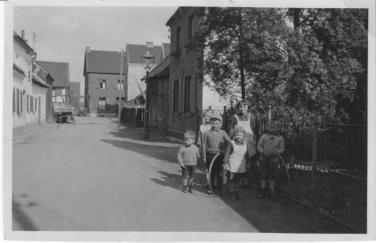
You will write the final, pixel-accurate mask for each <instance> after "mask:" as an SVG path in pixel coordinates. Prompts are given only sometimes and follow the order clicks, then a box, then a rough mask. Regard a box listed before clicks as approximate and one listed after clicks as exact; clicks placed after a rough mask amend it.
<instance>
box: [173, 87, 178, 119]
mask: <svg viewBox="0 0 376 243" xmlns="http://www.w3.org/2000/svg"><path fill="white" fill-rule="evenodd" d="M173 97H174V100H173V102H174V103H173V113H177V112H178V111H179V80H175V81H174V96H173Z"/></svg>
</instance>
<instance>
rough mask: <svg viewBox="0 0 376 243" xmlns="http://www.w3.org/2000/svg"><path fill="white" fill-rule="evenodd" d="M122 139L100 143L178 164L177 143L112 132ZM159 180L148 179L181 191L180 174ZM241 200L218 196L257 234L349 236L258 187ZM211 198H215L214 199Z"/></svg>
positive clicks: (201, 180)
mask: <svg viewBox="0 0 376 243" xmlns="http://www.w3.org/2000/svg"><path fill="white" fill-rule="evenodd" d="M111 134H112V135H113V136H115V137H118V138H121V140H110V139H102V141H103V142H105V143H109V144H112V145H113V146H116V147H119V148H122V149H126V150H130V151H133V152H137V153H139V154H142V155H146V156H149V157H152V158H155V159H159V160H163V161H166V162H169V163H177V161H176V154H177V146H178V145H177V144H172V143H168V142H167V139H164V138H161V137H159V136H157V135H156V134H154V135H153V134H151V137H150V139H148V140H144V139H143V130H141V129H134V128H123V129H121V130H119V131H114V132H111ZM166 144H170V145H166ZM158 172H159V173H160V174H161V177H159V178H152V179H151V180H152V181H153V182H154V183H156V184H159V185H161V186H163V187H170V188H173V189H175V190H179V191H180V190H181V184H182V182H181V175H180V174H179V173H168V172H166V171H161V170H159V171H158ZM205 180H206V179H205V175H204V173H203V171H202V169H201V168H200V169H198V173H197V174H196V177H195V182H196V183H195V186H194V188H193V190H194V191H197V193H200V194H201V193H202V194H205V195H207V194H206V188H204V187H203V186H202V185H203V184H205ZM241 194H242V196H243V197H244V199H243V200H238V201H231V200H229V198H228V196H227V195H224V196H221V197H220V199H221V200H223V201H224V202H225V203H226V204H227V205H228V206H229V207H230V208H232V209H233V210H234V211H236V212H237V213H238V214H240V215H241V216H242V217H243V218H244V219H246V220H247V221H248V222H249V223H250V224H252V225H253V226H254V227H255V228H257V230H258V231H259V232H268V233H349V231H348V230H347V229H346V228H344V227H342V226H340V225H338V224H337V223H334V222H333V221H331V220H329V219H326V218H323V217H321V216H319V215H315V214H314V213H313V212H312V211H310V210H308V209H306V208H302V207H301V206H298V205H295V204H294V203H292V202H291V201H288V200H285V199H283V198H278V199H277V200H276V201H272V200H268V199H258V198H257V185H252V189H242V191H241ZM213 197H214V196H213Z"/></svg>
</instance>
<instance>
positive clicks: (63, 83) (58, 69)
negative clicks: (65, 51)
mask: <svg viewBox="0 0 376 243" xmlns="http://www.w3.org/2000/svg"><path fill="white" fill-rule="evenodd" d="M36 62H37V63H38V64H39V65H40V66H41V67H42V68H43V69H44V70H46V71H47V72H48V73H49V74H50V75H51V77H52V78H53V79H54V82H53V86H52V102H53V103H64V104H69V103H70V100H69V82H70V74H69V63H68V62H55V61H42V60H37V61H36Z"/></svg>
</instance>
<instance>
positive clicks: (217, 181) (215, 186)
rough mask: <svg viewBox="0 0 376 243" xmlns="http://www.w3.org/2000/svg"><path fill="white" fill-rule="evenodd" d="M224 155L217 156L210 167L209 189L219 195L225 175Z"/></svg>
mask: <svg viewBox="0 0 376 243" xmlns="http://www.w3.org/2000/svg"><path fill="white" fill-rule="evenodd" d="M222 165H223V154H220V153H218V154H216V155H215V156H214V158H213V159H212V161H211V162H210V167H209V187H210V190H211V191H212V192H213V193H215V194H217V195H218V194H219V193H220V191H221V186H222V173H223V167H222Z"/></svg>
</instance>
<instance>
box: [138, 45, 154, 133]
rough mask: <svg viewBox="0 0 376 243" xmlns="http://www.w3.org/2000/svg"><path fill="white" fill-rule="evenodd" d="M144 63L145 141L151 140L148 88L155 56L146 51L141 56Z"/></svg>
mask: <svg viewBox="0 0 376 243" xmlns="http://www.w3.org/2000/svg"><path fill="white" fill-rule="evenodd" d="M141 57H142V61H143V66H144V69H145V71H146V78H145V83H146V95H145V96H146V97H145V112H144V127H145V134H144V139H149V103H150V102H149V97H150V95H149V88H148V78H149V72H150V70H151V68H152V67H153V65H154V56H152V55H151V54H150V52H149V51H146V53H145V54H144V55H143V56H141Z"/></svg>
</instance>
